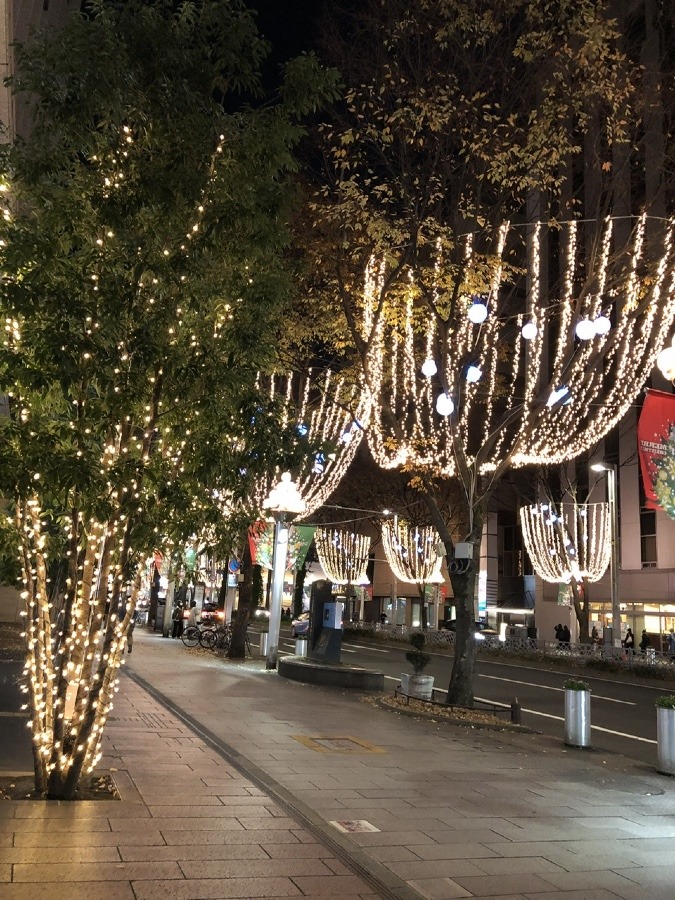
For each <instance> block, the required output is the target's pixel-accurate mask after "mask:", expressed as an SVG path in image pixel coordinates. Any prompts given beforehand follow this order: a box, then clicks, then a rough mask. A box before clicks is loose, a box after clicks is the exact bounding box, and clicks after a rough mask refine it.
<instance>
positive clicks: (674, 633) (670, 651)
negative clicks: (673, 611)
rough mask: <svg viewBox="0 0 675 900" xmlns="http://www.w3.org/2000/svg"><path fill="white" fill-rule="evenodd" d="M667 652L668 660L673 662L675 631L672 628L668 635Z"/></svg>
mask: <svg viewBox="0 0 675 900" xmlns="http://www.w3.org/2000/svg"><path fill="white" fill-rule="evenodd" d="M668 654H669V655H670V661H671V662H675V631H673V629H672V628H671V629H670V634H669V635H668Z"/></svg>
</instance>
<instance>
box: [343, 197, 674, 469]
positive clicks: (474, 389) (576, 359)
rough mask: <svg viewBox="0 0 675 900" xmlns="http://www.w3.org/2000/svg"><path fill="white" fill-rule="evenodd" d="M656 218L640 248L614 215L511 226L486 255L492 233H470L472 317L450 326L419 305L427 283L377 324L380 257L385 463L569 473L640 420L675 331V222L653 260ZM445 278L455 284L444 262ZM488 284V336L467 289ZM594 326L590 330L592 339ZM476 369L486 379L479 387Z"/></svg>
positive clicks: (367, 307)
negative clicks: (549, 264)
mask: <svg viewBox="0 0 675 900" xmlns="http://www.w3.org/2000/svg"><path fill="white" fill-rule="evenodd" d="M649 221H650V220H649V219H648V217H647V216H646V215H643V216H641V217H640V218H639V219H637V220H636V222H635V227H634V229H633V236H632V240H631V241H629V242H628V243H625V242H622V241H621V240H619V239H618V238H617V237H616V236H615V232H614V221H613V220H612V219H611V218H610V219H607V220H605V221H604V222H603V223H600V224H598V223H593V222H584V223H580V222H574V221H573V222H568V223H562V224H561V225H560V226H559V227H556V228H549V227H548V226H546V225H544V224H541V223H535V224H534V225H533V226H531V227H530V228H528V230H527V234H524V233H523V232H521V230H520V229H518V228H516V227H512V226H511V225H510V223H504V224H503V225H502V226H500V227H499V229H497V232H496V233H494V234H488V235H487V243H486V244H485V246H484V247H483V248H482V249H481V248H480V247H479V244H480V242H481V241H482V240H483V238H482V237H479V236H478V235H468V236H466V237H465V238H464V247H463V257H464V270H463V272H462V276H461V277H462V285H460V290H459V294H458V301H457V303H458V308H459V310H460V311H461V308H462V306H463V307H464V308H465V310H466V313H467V316H466V317H462V316H457V315H456V312H457V310H456V309H455V310H454V311H451V313H449V315H450V316H453V318H449V319H448V322H447V323H444V324H443V327H442V328H441V327H440V326H439V323H438V316H437V315H434V316H431V315H430V314H429V313H428V311H426V307H424V306H423V304H422V303H418V302H417V299H416V296H417V294H416V291H415V290H414V285H412V288H411V289H410V290H409V291H405V290H403V291H401V292H399V293H398V294H396V296H395V297H393V296H392V297H389V298H388V300H387V302H388V303H389V304H390V306H391V309H388V311H387V315H376V311H377V310H378V309H379V306H378V304H379V303H380V302H381V301H380V298H381V294H382V291H383V290H384V285H385V279H386V275H387V271H386V266H385V265H384V264H383V263H381V262H379V261H378V260H376V259H371V260H370V262H369V264H368V266H367V269H366V274H365V279H364V293H363V315H362V319H361V322H362V326H361V334H362V337H363V339H364V342H365V343H366V344H367V346H368V356H367V362H366V378H367V386H368V390H369V393H370V398H371V402H372V408H371V413H372V416H371V423H370V428H369V432H368V442H369V444H370V447H371V450H372V453H373V456H374V458H375V460H376V462H377V463H378V464H379V465H380V466H382V467H383V468H401V467H402V466H428V467H431V468H432V469H433V470H434V471H435V472H437V473H438V475H440V476H446V477H448V476H453V475H455V474H456V472H457V468H456V455H455V454H456V453H457V452H460V453H461V454H462V458H463V459H464V461H465V463H466V464H468V465H469V467H474V466H475V467H476V469H477V471H478V472H479V473H481V474H486V473H489V472H494V471H495V470H497V469H499V468H501V467H502V466H504V465H507V464H508V465H511V466H514V467H521V466H525V465H530V464H545V465H552V464H556V463H561V462H564V461H566V460H568V459H571V458H574V457H576V456H579V455H580V454H582V453H584V452H586V451H588V450H590V449H591V448H592V447H594V446H595V445H596V444H597V443H598V442H599V441H600V440H601V439H602V438H603V437H604V436H605V435H606V434H607V433H608V432H609V431H611V429H612V428H614V427H615V426H616V425H617V424H618V423H619V422H620V421H621V420H622V419H623V417H624V416H625V414H626V413H627V411H628V410H629V408H630V406H631V405H632V403H633V402H634V400H635V397H636V396H637V394H638V392H639V391H640V390H641V388H642V386H643V385H644V384H645V382H646V381H647V378H648V377H649V375H650V374H651V372H652V370H653V367H654V364H655V362H656V358H657V356H658V354H659V352H660V351H661V348H662V346H663V343H664V341H665V339H666V337H667V336H668V335H669V334H671V333H672V330H673V325H674V324H675V269H674V262H675V254H674V248H673V237H674V224H673V222H672V221H671V222H670V223H668V224H667V226H664V224H663V223H662V222H659V223H658V226H659V227H658V228H654V236H653V238H652V239H651V242H650V245H649V249H650V252H653V253H654V254H655V259H654V260H653V261H652V262H649V261H648V260H647V259H646V258H645V254H646V240H645V232H646V228H647V225H648V223H649ZM596 229H597V230H598V231H599V235H600V251H599V252H598V253H597V254H596V255H595V256H593V257H592V260H593V263H594V268H593V270H592V271H588V264H589V260H588V258H587V256H586V254H585V251H584V248H585V247H586V246H587V242H588V240H589V239H590V238H591V236H592V235H593V232H594V231H595V230H596ZM544 254H545V255H546V258H549V259H551V258H552V257H553V254H557V256H558V266H559V269H560V272H561V285H560V288H559V290H558V292H557V293H556V292H555V291H554V290H553V289H552V288H547V290H546V291H540V289H539V281H540V277H541V276H540V266H541V262H540V261H541V259H542V257H543V256H544ZM525 259H527V260H529V261H530V262H529V265H526V264H525V262H524V260H525ZM436 272H437V277H438V278H439V279H441V277H442V274H443V260H442V259H441V258H440V256H439V259H438V261H437V263H436ZM411 277H412V276H411ZM481 281H482V282H483V283H485V285H486V292H485V297H486V298H489V306H490V314H489V316H485V317H484V318H483V319H482V324H481V327H480V328H475V327H473V326H472V324H471V322H470V321H469V318H468V317H469V316H472V317H473V316H474V315H475V313H474V312H473V311H474V310H475V309H476V307H477V306H480V307H482V310H481V311H480V316H483V315H484V314H483V310H485V311H486V312H487V302H488V301H487V299H483V298H479V299H477V298H476V297H474V295H473V293H472V292H471V291H470V290H469V289H468V287H467V288H466V289H465V290H463V289H462V286H463V285H466V286H468V285H475V284H476V283H477V282H481ZM474 290H475V289H474ZM518 296H522V297H523V300H522V302H521V306H520V309H519V308H518V307H517V306H516V305H514V298H516V297H518ZM581 321H583V322H584V323H588V339H587V340H583V341H582V340H579V338H578V337H577V333H576V326H577V323H579V324H581ZM591 330H592V334H591ZM582 331H583V329H582ZM431 347H435V348H437V350H438V353H437V358H441V359H442V360H443V366H442V369H441V370H440V371H439V372H438V373H437V377H436V376H435V375H434V376H431V375H426V374H424V372H422V368H421V367H422V364H423V363H424V361H425V360H428V359H429V358H430V353H429V348H431ZM664 358H665V357H662V359H664ZM668 359H670V357H668ZM469 366H471V367H474V368H475V369H476V370H477V371H480V373H481V376H480V377H479V378H476V379H475V380H474V379H472V378H467V377H466V376H467V374H468V372H469V371H470V369H469V368H468V367H469ZM429 371H430V370H429ZM669 371H670V369H669ZM672 371H673V373H674V374H675V353H674V354H673V366H672ZM420 373H421V374H420ZM439 389H440V390H439Z"/></svg>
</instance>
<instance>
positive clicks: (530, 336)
mask: <svg viewBox="0 0 675 900" xmlns="http://www.w3.org/2000/svg"><path fill="white" fill-rule="evenodd" d="M538 331H539V329H538V328H537V326H536V325H535V324H534V322H526V323H525V324H524V325H523V327H522V328H521V330H520V333H521V334H522V336H523V339H524V340H526V341H533V340H534V339H535V338H536V336H537V332H538Z"/></svg>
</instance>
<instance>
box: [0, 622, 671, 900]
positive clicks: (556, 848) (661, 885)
mask: <svg viewBox="0 0 675 900" xmlns="http://www.w3.org/2000/svg"><path fill="white" fill-rule="evenodd" d="M127 663H128V671H129V674H130V675H131V676H132V677H133V678H135V679H140V680H141V681H142V682H145V683H147V685H148V686H149V688H150V691H151V692H152V693H153V695H154V696H157V694H159V695H162V696H163V697H164V698H166V700H167V701H168V703H169V705H170V706H171V707H172V708H173V710H174V711H175V713H176V715H177V717H178V718H175V717H174V715H172V714H171V713H170V712H168V711H166V709H163V708H161V707H158V706H157V704H156V701H155V700H154V699H153V698H152V697H151V696H149V694H147V693H146V692H145V691H143V690H142V689H141V688H140V687H139V683H134V682H132V680H131V678H128V677H123V678H122V683H121V691H120V694H119V695H118V696H119V697H120V698H121V700H120V701H119V702H117V703H116V705H115V711H114V716H115V718H114V719H113V721H111V723H110V725H109V729H108V735H107V756H106V758H105V759H104V760H103V761H102V766H113V767H114V768H117V769H119V770H120V772H118V775H117V778H118V779H119V780H120V781H121V786H122V790H123V794H124V798H125V799H124V801H123V803H122V804H119V803H117V804H112V803H111V804H108V803H102V802H99V803H97V804H95V805H92V804H78V805H77V808H76V809H72V808H68V807H67V806H65V805H63V804H61V805H59V806H55V807H54V808H51V809H50V808H48V807H47V805H46V804H42V805H38V804H28V803H25V804H11V807H13V808H12V809H7V806H2V807H0V814H1V813H4V817H3V829H2V834H3V835H4V837H3V838H0V840H1V841H3V843H1V844H0V847H4V848H5V849H3V850H1V851H0V897H2V898H3V900H4V898H5V897H7V898H8V900H15V898H22V900H23V898H26V900H28V898H31V900H33V898H37V897H41V896H45V897H46V896H49V897H50V898H54V900H60V898H62V897H63V898H64V900H65V898H68V900H70V898H79V897H80V896H82V897H84V896H85V895H86V896H87V897H88V898H90V900H95V898H101V900H108V898H115V900H116V898H117V897H124V898H127V897H136V898H151V897H160V896H170V897H180V898H183V900H188V898H195V900H196V898H202V897H210V898H223V900H224V898H229V897H242V898H243V897H251V898H253V897H285V896H304V897H316V898H318V897H320V896H325V895H326V894H332V895H333V896H337V897H340V898H348V897H363V896H368V894H369V892H371V893H370V896H373V895H374V896H382V897H387V898H394V897H397V898H400V900H410V898H415V897H416V898H419V897H425V898H428V900H434V898H448V900H452V898H457V897H491V898H501V900H518V898H520V900H523V898H527V900H545V898H551V897H552V896H554V895H561V896H563V897H564V898H566V900H612V898H626V900H638V898H640V900H642V898H644V900H647V898H657V900H666V898H668V900H673V898H674V897H675V854H673V850H675V790H674V789H675V782H673V781H672V780H671V779H668V778H666V777H664V776H660V775H657V774H656V773H655V772H654V771H653V769H650V768H649V767H647V766H645V765H642V764H640V763H634V762H632V761H630V760H626V759H624V758H622V757H618V756H608V755H606V754H599V753H594V752H584V751H572V750H566V749H565V748H564V747H563V744H562V740H560V741H556V740H553V739H548V738H544V737H542V736H538V735H522V734H518V735H513V734H506V733H495V732H487V731H479V730H476V729H472V728H468V727H459V726H449V725H447V724H445V723H438V724H435V723H431V722H421V721H419V720H416V719H411V718H408V717H405V716H400V715H397V714H396V713H393V712H391V711H388V710H381V709H379V708H376V707H374V706H372V705H371V704H368V703H365V702H363V701H362V700H361V699H359V698H357V697H354V696H353V695H351V694H348V693H343V692H340V691H331V690H325V689H320V688H315V687H310V686H306V685H301V684H296V683H293V682H289V681H287V680H285V679H282V678H279V677H278V675H277V674H276V673H270V672H266V671H265V670H264V668H263V664H262V663H261V662H259V661H248V662H246V663H234V664H230V663H227V662H226V661H220V660H217V659H215V658H214V657H213V656H212V655H210V654H201V653H199V652H192V651H188V650H186V648H184V647H183V646H182V644H180V642H177V641H171V640H167V639H164V638H161V637H157V636H154V635H147V634H145V633H143V632H140V633H139V632H138V631H137V633H136V641H135V645H134V653H133V654H132V655H131V656H128V658H127ZM189 724H192V725H193V726H194V729H195V730H190V728H189V727H188V725H189ZM218 749H219V750H220V752H218ZM122 770H126V771H128V776H127V775H125V774H124V772H122ZM110 806H114V807H115V809H114V810H113V811H111V810H110V809H109V807H110ZM45 807H47V808H45ZM102 807H105V809H102ZM355 821H364V822H365V823H366V824H365V825H364V826H363V827H364V828H368V829H371V830H365V831H362V832H356V833H348V834H342V833H341V832H340V831H339V830H338V828H337V827H336V826H335V825H334V824H331V823H335V822H352V823H353V822H355ZM55 826H56V827H55ZM348 827H350V826H348ZM43 848H45V849H43ZM21 853H24V854H27V855H23V856H22V855H21ZM44 854H47V856H46V857H45V856H44ZM66 859H67V860H68V861H67V862H66V861H65V860H66ZM120 860H122V861H120ZM87 878H89V879H91V881H90V882H89V883H87V884H82V883H78V882H82V881H84V880H85V879H87ZM3 879H4V882H5V883H2V880H3ZM47 879H48V880H49V881H50V882H52V883H51V884H50V885H49V886H43V887H44V893H41V887H40V885H39V882H41V881H43V880H47ZM68 879H70V880H71V881H72V882H73V884H68V885H66V884H64V883H63V882H65V881H66V880H68ZM29 880H31V881H32V882H33V883H30V884H28V883H26V882H28V881H29ZM9 881H12V882H13V883H11V884H8V883H7V882H9ZM18 882H23V884H21V883H18ZM54 882H61V886H60V887H59V886H58V885H57V886H55V884H54Z"/></svg>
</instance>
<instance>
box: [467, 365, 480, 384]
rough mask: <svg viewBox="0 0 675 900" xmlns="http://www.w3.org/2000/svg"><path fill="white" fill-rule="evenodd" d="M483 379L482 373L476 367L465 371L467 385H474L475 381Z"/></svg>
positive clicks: (470, 367)
mask: <svg viewBox="0 0 675 900" xmlns="http://www.w3.org/2000/svg"><path fill="white" fill-rule="evenodd" d="M482 377H483V372H482V370H481V369H479V368H478V366H469V368H468V369H467V370H466V380H467V381H468V382H469V384H474V383H475V382H476V381H480V380H481V378H482Z"/></svg>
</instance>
